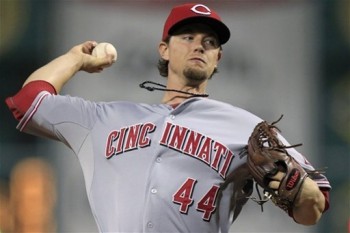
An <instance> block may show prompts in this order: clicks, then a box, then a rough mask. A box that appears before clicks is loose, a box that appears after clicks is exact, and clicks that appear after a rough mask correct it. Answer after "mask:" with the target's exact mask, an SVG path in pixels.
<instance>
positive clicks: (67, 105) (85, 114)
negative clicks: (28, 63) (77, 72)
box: [6, 83, 97, 153]
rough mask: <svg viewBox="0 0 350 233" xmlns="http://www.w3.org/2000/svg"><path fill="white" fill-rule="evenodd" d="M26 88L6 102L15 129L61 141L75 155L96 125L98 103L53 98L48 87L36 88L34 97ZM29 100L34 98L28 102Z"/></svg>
mask: <svg viewBox="0 0 350 233" xmlns="http://www.w3.org/2000/svg"><path fill="white" fill-rule="evenodd" d="M28 85H30V83H29V84H28ZM28 85H26V86H25V87H24V88H22V90H21V91H20V92H19V93H17V95H15V96H14V97H10V98H8V99H7V100H6V103H7V105H8V106H9V108H10V110H11V111H12V112H13V114H14V116H15V117H16V118H17V119H19V120H20V121H19V124H18V125H17V129H18V130H20V131H22V132H25V133H29V134H32V135H35V136H40V137H45V138H50V139H54V140H58V141H61V142H63V143H64V144H66V145H67V146H68V147H70V148H71V149H72V150H73V151H74V152H75V153H78V152H79V149H80V148H81V145H82V144H83V142H84V140H85V138H86V137H87V135H88V134H89V133H90V132H91V129H92V128H93V126H94V124H95V121H96V114H97V113H96V109H97V104H96V103H93V102H90V101H86V100H83V99H82V98H77V97H71V96H61V95H56V94H55V91H52V89H50V88H48V90H47V88H43V89H41V88H39V90H37V91H36V92H38V93H37V94H36V96H35V97H33V96H34V95H35V92H34V91H33V90H31V89H30V86H29V87H27V86H28ZM33 85H34V84H33ZM28 96H29V97H28ZM30 98H34V99H33V100H32V101H28V100H27V99H30Z"/></svg>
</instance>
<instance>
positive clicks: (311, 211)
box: [269, 172, 329, 225]
mask: <svg viewBox="0 0 350 233" xmlns="http://www.w3.org/2000/svg"><path fill="white" fill-rule="evenodd" d="M284 175H285V173H282V172H278V173H277V175H275V176H274V177H273V179H274V181H271V182H270V184H269V186H270V187H271V188H273V189H278V187H279V185H280V181H281V180H282V179H283V178H284ZM328 197H329V191H328V190H327V189H325V190H322V191H321V189H320V187H319V186H318V185H317V183H316V182H315V181H314V180H312V179H311V178H309V177H307V178H306V179H305V181H304V183H303V184H302V186H301V189H300V192H299V196H298V197H297V199H296V200H295V202H294V206H293V209H292V211H290V213H289V215H290V216H291V217H293V218H294V220H295V221H296V222H297V223H300V224H303V225H314V224H316V223H317V222H318V221H319V219H320V218H321V216H322V213H323V212H324V211H326V210H327V209H328V205H329V204H328V202H329V200H328Z"/></svg>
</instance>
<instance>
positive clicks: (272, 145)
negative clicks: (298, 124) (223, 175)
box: [247, 116, 307, 212]
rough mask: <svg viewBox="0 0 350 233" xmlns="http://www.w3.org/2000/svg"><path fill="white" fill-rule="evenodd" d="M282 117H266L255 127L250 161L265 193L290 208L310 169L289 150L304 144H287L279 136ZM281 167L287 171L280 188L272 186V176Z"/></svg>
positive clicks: (251, 171)
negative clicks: (272, 118) (269, 118)
mask: <svg viewBox="0 0 350 233" xmlns="http://www.w3.org/2000/svg"><path fill="white" fill-rule="evenodd" d="M281 118H282V116H281ZM281 118H280V119H278V120H277V121H275V122H273V123H271V124H269V123H267V122H266V121H263V122H261V123H259V124H258V125H257V126H256V127H255V128H254V130H253V133H252V134H251V136H250V138H249V140H248V148H247V150H248V157H247V164H248V168H249V170H250V173H251V175H252V176H253V178H254V180H255V181H256V183H257V184H258V185H260V186H261V187H262V188H263V189H264V192H265V194H266V193H267V194H268V195H269V198H271V200H272V201H273V202H274V203H275V204H276V205H277V206H279V207H280V208H282V209H283V210H285V211H286V212H288V211H289V210H292V208H293V203H294V201H295V200H296V198H297V196H298V194H299V191H300V189H301V186H302V184H303V182H304V180H305V178H306V177H307V172H306V171H305V170H304V169H303V168H302V167H301V166H300V165H299V163H298V162H296V161H295V159H294V158H293V157H292V156H291V155H290V154H288V152H287V149H288V148H291V147H295V146H300V145H301V144H298V145H293V146H285V145H283V143H282V142H281V141H280V140H279V139H278V138H277V132H279V129H278V128H277V127H276V126H275V124H276V123H277V122H278V121H280V120H281ZM279 171H280V172H283V173H285V176H284V178H283V179H282V180H281V182H280V185H279V187H278V189H277V190H274V189H271V188H270V187H269V183H270V182H271V181H272V179H271V177H273V176H274V175H276V174H277V172H279Z"/></svg>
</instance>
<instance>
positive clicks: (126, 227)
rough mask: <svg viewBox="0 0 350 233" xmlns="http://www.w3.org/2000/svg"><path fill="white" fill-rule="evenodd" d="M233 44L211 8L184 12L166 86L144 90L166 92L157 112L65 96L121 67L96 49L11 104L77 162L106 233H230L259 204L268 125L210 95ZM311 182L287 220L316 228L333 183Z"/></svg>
mask: <svg viewBox="0 0 350 233" xmlns="http://www.w3.org/2000/svg"><path fill="white" fill-rule="evenodd" d="M229 37H230V31H229V29H228V27H227V26H226V25H225V24H224V23H223V21H222V20H221V18H220V16H219V15H218V14H217V13H216V12H215V11H214V10H213V9H211V8H209V7H208V6H205V5H203V4H183V5H179V6H176V7H174V8H173V9H172V10H171V12H170V14H169V16H168V18H167V19H166V21H165V24H164V31H163V35H162V38H161V42H160V43H159V55H160V60H159V64H158V68H159V71H160V74H161V75H162V76H165V77H167V83H166V86H162V85H160V84H157V83H152V82H144V83H142V84H141V87H144V88H146V89H148V90H163V91H164V97H163V99H162V101H161V103H158V104H142V103H132V102H126V101H115V102H108V103H106V102H98V103H97V102H91V101H87V100H84V99H82V98H79V97H71V96H62V95H59V92H60V90H61V88H62V87H63V85H64V84H65V83H66V82H67V81H69V80H70V79H71V78H72V77H73V76H74V75H75V74H76V73H77V72H78V71H86V72H89V73H94V72H100V71H102V70H103V69H104V68H106V67H108V66H109V65H111V64H112V62H113V56H112V55H107V56H105V57H102V58H97V57H94V56H92V55H91V53H92V50H93V48H94V47H95V46H96V42H95V41H87V42H84V43H82V44H79V45H76V46H74V47H73V48H72V49H71V50H70V51H68V52H67V53H65V54H64V55H62V56H60V57H58V58H56V59H54V60H53V61H51V62H50V63H48V64H46V65H45V66H43V67H41V68H39V69H38V70H36V71H35V72H34V73H32V74H31V75H30V76H29V77H28V79H27V80H26V81H25V83H24V85H23V88H22V89H21V90H20V91H19V92H18V93H17V94H16V95H14V96H12V97H9V98H7V99H6V103H7V105H8V107H9V108H10V110H11V111H12V112H13V114H14V116H15V117H16V119H18V120H19V124H18V126H17V128H18V129H19V130H20V131H23V132H26V133H30V134H34V135H38V136H43V137H47V138H51V139H55V140H58V141H60V142H62V143H64V144H65V145H67V146H68V147H69V148H71V149H72V150H73V151H74V153H75V154H76V155H77V157H78V159H79V162H80V164H81V166H82V170H83V174H84V178H85V185H86V192H87V196H88V199H89V203H90V205H91V209H92V212H93V215H94V217H95V220H96V223H97V226H98V228H99V230H100V232H228V231H229V228H230V226H231V223H232V222H233V220H235V219H236V217H237V216H238V214H239V212H240V210H241V208H242V206H243V205H244V204H245V203H246V201H247V200H248V197H249V195H251V193H252V177H251V175H250V172H249V169H247V166H246V164H247V163H246V162H247V155H246V154H247V152H246V151H247V142H248V139H249V137H250V135H251V133H252V131H253V129H254V127H255V126H256V125H257V124H258V123H259V122H261V121H262V119H261V118H259V117H257V116H255V115H253V114H252V113H250V112H247V111H245V110H243V109H240V108H237V107H234V106H231V105H229V104H227V103H222V102H219V101H216V100H212V99H209V98H208V96H207V94H206V86H207V83H208V80H209V79H210V78H212V76H213V74H214V73H215V72H216V69H217V65H218V63H219V60H220V59H221V55H222V46H223V45H224V44H225V43H226V42H227V41H228V40H229ZM279 138H280V139H281V140H282V141H283V142H284V143H285V144H286V145H288V143H287V142H286V141H285V139H284V138H283V137H282V136H281V135H279ZM287 150H288V152H289V154H290V155H291V156H292V157H293V158H294V160H295V161H297V163H298V164H300V166H302V167H303V169H306V170H308V171H315V169H314V168H313V166H312V165H311V164H310V163H308V162H307V160H306V159H305V158H304V156H303V155H301V154H300V153H298V152H297V151H296V150H295V149H294V148H293V147H290V148H288V149H287ZM286 173H287V171H283V170H281V171H278V172H275V173H274V174H273V175H272V176H271V177H270V180H269V182H268V186H269V187H270V188H271V189H272V190H276V193H278V192H279V187H280V185H281V183H283V181H285V180H287V181H288V185H289V186H291V185H292V186H293V185H294V183H296V182H298V181H299V180H300V179H299V177H297V176H296V175H293V176H288V179H287V178H285V177H286ZM295 174H296V173H295ZM302 179H303V182H302V183H301V185H300V191H299V192H298V196H297V197H296V198H295V200H294V201H293V202H291V207H290V208H289V209H288V211H287V212H288V214H289V215H290V216H291V217H292V218H293V219H294V221H296V222H297V223H300V224H304V225H311V224H315V223H316V222H317V221H318V220H319V219H320V217H321V215H322V213H323V212H324V211H325V210H327V209H328V206H329V189H330V184H329V182H328V180H327V178H326V177H325V176H324V175H322V174H320V173H317V172H315V173H314V175H312V176H311V175H310V176H305V177H303V178H302Z"/></svg>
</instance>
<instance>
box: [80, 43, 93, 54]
mask: <svg viewBox="0 0 350 233" xmlns="http://www.w3.org/2000/svg"><path fill="white" fill-rule="evenodd" d="M96 45H97V42H96V41H86V42H84V43H83V45H82V46H83V47H82V51H83V53H87V54H91V52H92V50H93V49H94V48H95V47H96Z"/></svg>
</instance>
